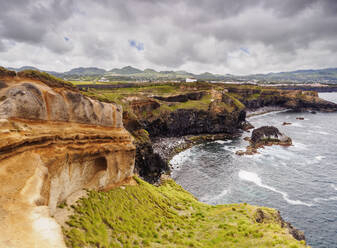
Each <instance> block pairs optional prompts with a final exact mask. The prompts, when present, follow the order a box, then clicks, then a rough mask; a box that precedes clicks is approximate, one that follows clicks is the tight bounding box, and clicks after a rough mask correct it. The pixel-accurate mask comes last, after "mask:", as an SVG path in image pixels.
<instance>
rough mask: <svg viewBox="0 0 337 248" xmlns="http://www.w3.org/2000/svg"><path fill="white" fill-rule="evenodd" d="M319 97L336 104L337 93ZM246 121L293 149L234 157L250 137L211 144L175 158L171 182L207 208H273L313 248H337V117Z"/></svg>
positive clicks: (287, 115) (285, 115) (282, 115)
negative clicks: (281, 136) (278, 135)
mask: <svg viewBox="0 0 337 248" xmlns="http://www.w3.org/2000/svg"><path fill="white" fill-rule="evenodd" d="M320 97H322V98H324V99H327V100H330V101H334V102H337V93H322V94H320ZM296 117H304V120H297V119H296ZM249 121H250V122H251V123H252V124H253V125H254V126H255V127H260V126H264V125H273V126H275V127H277V128H278V129H279V130H280V131H281V132H283V133H285V134H286V135H288V136H289V137H291V138H292V140H293V146H291V147H280V146H272V147H266V148H265V149H259V151H260V154H257V155H253V156H237V155H236V154H235V151H237V150H240V149H244V148H245V147H246V146H247V144H248V142H246V141H244V140H243V138H244V137H246V136H250V133H244V134H243V136H242V137H241V138H239V139H237V140H232V141H215V142H210V143H206V144H202V145H198V146H195V147H192V148H191V149H188V150H186V151H184V152H182V153H180V154H178V155H176V156H175V157H174V158H173V159H172V160H171V165H172V166H173V171H172V177H173V178H174V179H175V180H176V181H177V182H178V183H179V184H181V185H182V186H183V187H184V188H185V189H187V190H188V191H190V192H191V193H192V194H194V195H195V196H196V197H197V198H198V199H199V200H201V201H203V202H206V203H209V204H225V203H236V202H247V203H249V204H253V205H262V206H268V207H273V208H277V209H279V210H280V211H281V214H282V216H283V217H284V219H285V220H286V221H289V222H291V223H292V224H293V225H294V226H295V227H296V228H298V229H300V230H303V231H304V233H305V236H306V240H307V243H308V244H309V245H311V246H312V247H320V248H321V247H337V113H317V114H311V113H291V112H284V111H283V112H273V113H268V114H265V115H261V116H254V117H251V118H250V119H249ZM283 122H291V123H292V124H291V125H289V126H282V123H283Z"/></svg>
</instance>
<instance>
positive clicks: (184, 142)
mask: <svg viewBox="0 0 337 248" xmlns="http://www.w3.org/2000/svg"><path fill="white" fill-rule="evenodd" d="M281 111H288V109H286V108H283V107H277V106H275V107H262V108H258V109H256V110H250V111H247V117H246V118H247V121H249V118H252V117H257V116H261V115H264V114H269V113H273V112H281ZM243 132H249V131H245V130H243V129H239V130H237V132H235V133H234V134H228V133H219V134H200V135H185V136H180V137H157V138H154V139H153V140H152V147H153V151H154V153H157V154H158V155H159V156H160V157H161V158H162V159H163V161H165V163H167V164H168V167H169V169H170V170H171V165H170V161H171V159H172V158H173V157H174V156H175V155H177V154H179V153H180V152H182V151H185V150H187V149H189V148H191V147H193V146H195V145H199V144H202V143H206V142H212V141H216V140H231V139H235V138H239V137H240V136H241V135H242V133H243ZM170 172H171V171H168V172H167V173H165V174H170Z"/></svg>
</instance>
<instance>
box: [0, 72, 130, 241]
mask: <svg viewBox="0 0 337 248" xmlns="http://www.w3.org/2000/svg"><path fill="white" fill-rule="evenodd" d="M0 82H1V87H0V219H1V221H0V247H64V246H65V245H64V241H63V235H62V232H61V228H60V225H59V224H58V223H57V222H56V221H55V219H54V218H52V216H53V215H54V214H55V213H56V210H57V206H58V205H59V204H60V203H62V202H64V201H65V200H66V199H67V198H69V197H71V196H72V195H74V194H76V193H77V192H78V191H81V190H82V189H84V188H85V189H98V190H104V189H109V188H111V187H114V186H116V185H119V184H121V183H123V182H125V181H128V180H130V178H131V177H132V175H133V170H134V159H135V147H134V145H133V144H132V138H131V136H130V134H129V133H128V132H127V131H126V130H125V129H124V128H123V123H122V109H121V107H119V106H118V105H114V104H109V103H101V102H99V101H95V100H92V99H90V98H87V97H84V96H83V95H81V94H80V93H79V92H77V91H76V90H72V89H71V88H69V89H65V88H64V87H58V86H57V85H53V87H51V86H49V85H47V84H46V83H43V82H41V81H38V80H33V79H27V78H20V77H17V76H15V75H11V76H10V77H8V76H7V77H3V78H0Z"/></svg>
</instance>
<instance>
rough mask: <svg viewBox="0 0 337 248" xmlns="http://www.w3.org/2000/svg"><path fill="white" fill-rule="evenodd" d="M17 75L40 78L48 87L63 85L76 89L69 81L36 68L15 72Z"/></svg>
mask: <svg viewBox="0 0 337 248" xmlns="http://www.w3.org/2000/svg"><path fill="white" fill-rule="evenodd" d="M17 76H19V77H22V78H30V79H35V80H40V81H41V82H43V83H45V84H47V85H48V86H50V87H56V88H57V87H64V88H67V89H71V90H76V87H74V86H73V85H72V84H71V83H70V82H67V81H64V80H62V79H59V78H57V77H54V76H52V75H50V74H48V73H46V72H40V71H36V70H23V71H20V72H18V73H17Z"/></svg>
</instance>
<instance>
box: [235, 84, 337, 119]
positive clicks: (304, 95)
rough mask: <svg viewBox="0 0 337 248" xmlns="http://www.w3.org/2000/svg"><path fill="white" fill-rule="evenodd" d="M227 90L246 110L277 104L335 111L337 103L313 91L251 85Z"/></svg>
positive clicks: (303, 108)
mask: <svg viewBox="0 0 337 248" xmlns="http://www.w3.org/2000/svg"><path fill="white" fill-rule="evenodd" d="M228 91H229V93H231V94H235V96H236V97H237V98H238V99H239V100H240V101H241V102H242V103H243V104H244V105H245V106H246V108H247V109H248V110H255V109H258V108H262V107H270V106H277V107H283V108H288V109H292V110H295V111H304V110H311V111H322V112H332V111H337V104H335V103H332V102H329V101H326V100H323V99H321V98H319V97H318V94H317V92H314V91H302V90H280V89H276V88H267V87H266V88H261V87H256V86H252V85H250V86H243V87H238V86H235V87H229V88H228Z"/></svg>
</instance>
